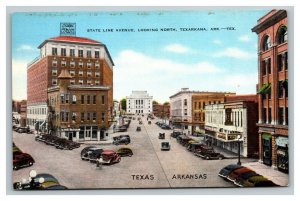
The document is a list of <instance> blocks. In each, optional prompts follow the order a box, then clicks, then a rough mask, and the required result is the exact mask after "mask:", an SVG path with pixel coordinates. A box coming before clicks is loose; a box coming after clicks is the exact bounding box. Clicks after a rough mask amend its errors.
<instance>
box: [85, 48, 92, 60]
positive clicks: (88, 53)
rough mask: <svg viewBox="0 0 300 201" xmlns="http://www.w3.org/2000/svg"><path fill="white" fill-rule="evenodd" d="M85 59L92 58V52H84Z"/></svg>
mask: <svg viewBox="0 0 300 201" xmlns="http://www.w3.org/2000/svg"><path fill="white" fill-rule="evenodd" d="M86 57H87V58H91V57H92V51H91V50H87V51H86Z"/></svg>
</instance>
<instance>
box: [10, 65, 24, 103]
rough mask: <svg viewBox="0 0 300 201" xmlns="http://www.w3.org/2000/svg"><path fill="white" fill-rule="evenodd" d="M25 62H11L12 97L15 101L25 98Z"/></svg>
mask: <svg viewBox="0 0 300 201" xmlns="http://www.w3.org/2000/svg"><path fill="white" fill-rule="evenodd" d="M26 86H27V61H23V60H12V96H13V99H15V100H22V99H26V97H27V87H26Z"/></svg>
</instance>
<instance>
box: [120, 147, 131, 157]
mask: <svg viewBox="0 0 300 201" xmlns="http://www.w3.org/2000/svg"><path fill="white" fill-rule="evenodd" d="M117 154H118V155H119V156H121V157H124V156H129V157H131V156H132V155H133V152H132V150H131V149H130V148H127V147H123V148H120V149H118V151H117Z"/></svg>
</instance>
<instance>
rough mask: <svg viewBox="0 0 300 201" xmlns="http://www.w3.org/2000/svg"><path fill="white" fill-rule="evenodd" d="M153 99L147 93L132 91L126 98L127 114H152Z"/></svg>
mask: <svg viewBox="0 0 300 201" xmlns="http://www.w3.org/2000/svg"><path fill="white" fill-rule="evenodd" d="M152 99H153V97H152V96H150V95H149V94H148V93H147V91H132V93H131V95H130V96H127V97H126V112H127V113H131V114H149V113H152Z"/></svg>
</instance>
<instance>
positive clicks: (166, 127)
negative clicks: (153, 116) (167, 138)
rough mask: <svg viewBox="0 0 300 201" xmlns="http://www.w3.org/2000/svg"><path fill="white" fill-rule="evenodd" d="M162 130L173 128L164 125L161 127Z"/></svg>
mask: <svg viewBox="0 0 300 201" xmlns="http://www.w3.org/2000/svg"><path fill="white" fill-rule="evenodd" d="M160 127H161V128H162V129H164V130H170V129H171V127H170V126H169V125H167V124H163V125H161V126H160Z"/></svg>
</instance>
